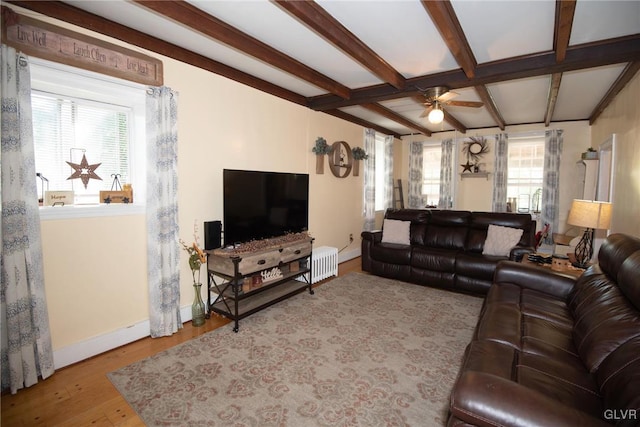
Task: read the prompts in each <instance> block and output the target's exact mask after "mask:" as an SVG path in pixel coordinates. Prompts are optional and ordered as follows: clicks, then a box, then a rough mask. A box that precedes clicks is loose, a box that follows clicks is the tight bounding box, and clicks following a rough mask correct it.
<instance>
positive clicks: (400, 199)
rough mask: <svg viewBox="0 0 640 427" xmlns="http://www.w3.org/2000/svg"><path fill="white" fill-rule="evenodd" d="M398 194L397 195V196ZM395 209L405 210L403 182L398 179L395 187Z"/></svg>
mask: <svg viewBox="0 0 640 427" xmlns="http://www.w3.org/2000/svg"><path fill="white" fill-rule="evenodd" d="M396 193H397V195H396ZM393 207H394V208H400V209H404V196H403V194H402V180H401V179H398V180H397V184H396V185H394V186H393Z"/></svg>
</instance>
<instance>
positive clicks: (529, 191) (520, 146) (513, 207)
mask: <svg viewBox="0 0 640 427" xmlns="http://www.w3.org/2000/svg"><path fill="white" fill-rule="evenodd" d="M544 144H545V139H544V134H540V135H528V136H520V137H518V136H517V135H516V136H510V137H509V151H508V166H507V167H508V171H509V172H508V178H507V210H510V211H512V212H526V213H534V214H537V213H539V212H540V211H541V210H542V179H543V175H544V174H543V172H544Z"/></svg>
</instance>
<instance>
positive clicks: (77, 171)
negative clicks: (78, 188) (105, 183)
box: [67, 154, 102, 189]
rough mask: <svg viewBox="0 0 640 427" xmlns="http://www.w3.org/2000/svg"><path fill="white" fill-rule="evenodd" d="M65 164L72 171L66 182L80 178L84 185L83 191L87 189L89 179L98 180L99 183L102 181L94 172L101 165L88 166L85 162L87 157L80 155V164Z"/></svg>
mask: <svg viewBox="0 0 640 427" xmlns="http://www.w3.org/2000/svg"><path fill="white" fill-rule="evenodd" d="M67 164H68V165H69V166H71V167H72V168H73V170H74V172H73V174H71V176H70V177H69V178H67V180H69V179H76V178H80V179H81V180H82V183H83V184H84V188H85V189H86V188H87V184H89V180H90V179H99V180H100V181H102V178H100V177H99V176H98V175H96V173H95V170H96V169H98V166H100V165H101V164H102V163H96V164H94V165H90V164H89V162H87V156H85V155H84V154H83V155H82V161H81V162H80V164H77V163H71V162H67Z"/></svg>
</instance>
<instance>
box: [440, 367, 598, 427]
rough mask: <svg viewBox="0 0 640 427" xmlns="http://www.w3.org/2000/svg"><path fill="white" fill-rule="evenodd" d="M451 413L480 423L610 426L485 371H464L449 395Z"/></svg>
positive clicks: (528, 425) (493, 424) (474, 422)
mask: <svg viewBox="0 0 640 427" xmlns="http://www.w3.org/2000/svg"><path fill="white" fill-rule="evenodd" d="M450 410H451V413H452V414H453V415H454V416H455V417H456V418H458V419H460V420H462V421H464V422H466V423H469V424H473V425H482V426H518V427H520V426H527V427H532V426H541V427H542V426H589V427H591V426H593V427H595V426H603V427H604V426H610V424H607V423H605V422H604V421H603V420H601V419H598V418H595V417H593V416H591V415H589V414H587V413H586V412H582V411H580V410H578V409H575V408H572V407H570V406H567V405H564V404H562V403H560V402H559V401H558V400H556V399H553V398H552V397H549V396H546V395H544V394H542V393H539V392H537V391H535V390H531V389H529V388H527V387H525V386H522V385H520V384H518V383H516V382H513V381H511V380H508V379H505V378H501V377H498V376H495V375H491V374H487V373H484V372H477V371H467V372H464V373H463V374H462V375H461V376H460V377H459V378H458V381H457V382H456V385H455V387H454V389H453V393H452V394H451V403H450Z"/></svg>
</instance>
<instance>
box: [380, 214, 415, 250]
mask: <svg viewBox="0 0 640 427" xmlns="http://www.w3.org/2000/svg"><path fill="white" fill-rule="evenodd" d="M410 230H411V221H399V220H397V219H385V220H384V222H383V225H382V243H397V244H400V245H409V243H410V238H409V232H410Z"/></svg>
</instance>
